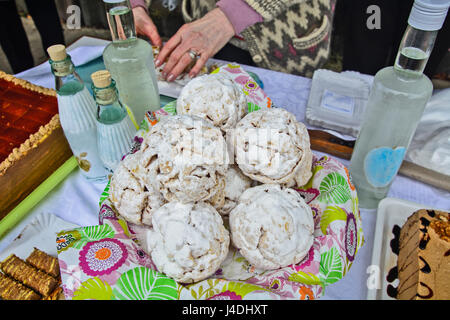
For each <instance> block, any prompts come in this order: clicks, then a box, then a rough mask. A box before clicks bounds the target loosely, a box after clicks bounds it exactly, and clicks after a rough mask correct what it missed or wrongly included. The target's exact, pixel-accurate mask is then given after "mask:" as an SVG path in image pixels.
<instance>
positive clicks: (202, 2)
mask: <svg viewBox="0 0 450 320" xmlns="http://www.w3.org/2000/svg"><path fill="white" fill-rule="evenodd" d="M245 1H246V2H247V4H248V5H250V6H251V7H252V8H253V10H255V11H256V12H258V13H259V14H260V15H261V16H262V17H263V19H264V21H263V22H261V23H256V24H254V25H252V26H250V27H248V28H246V29H245V30H244V31H242V33H241V34H240V36H241V37H242V38H241V39H240V40H239V39H238V38H239V37H235V38H233V39H232V40H231V43H232V44H234V45H236V46H238V47H240V48H242V49H245V50H248V51H249V53H250V55H251V56H252V59H253V61H254V62H255V64H256V65H258V66H259V67H262V68H266V69H271V70H275V71H281V72H285V73H291V74H297V75H301V76H305V77H312V75H313V73H314V71H315V70H316V69H319V68H321V67H322V65H323V64H324V63H325V62H326V61H327V60H328V56H329V53H330V40H331V39H330V38H331V29H332V24H333V16H334V9H335V4H336V0H245ZM215 7H216V0H183V2H182V12H183V18H184V19H185V21H186V22H190V21H193V20H196V19H198V18H201V17H202V16H204V15H205V14H206V13H207V12H208V11H210V10H212V9H214V8H215ZM242 40H243V41H242Z"/></svg>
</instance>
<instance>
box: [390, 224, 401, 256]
mask: <svg viewBox="0 0 450 320" xmlns="http://www.w3.org/2000/svg"><path fill="white" fill-rule="evenodd" d="M400 230H401V228H400V227H399V226H398V225H394V227H393V228H392V233H393V234H394V238H393V239H392V240H391V242H390V246H391V249H392V252H393V253H394V254H396V255H398V253H399V251H400Z"/></svg>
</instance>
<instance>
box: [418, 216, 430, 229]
mask: <svg viewBox="0 0 450 320" xmlns="http://www.w3.org/2000/svg"><path fill="white" fill-rule="evenodd" d="M420 222H422V225H423V226H424V227H428V226H429V225H430V220H428V219H426V218H424V217H422V218H420Z"/></svg>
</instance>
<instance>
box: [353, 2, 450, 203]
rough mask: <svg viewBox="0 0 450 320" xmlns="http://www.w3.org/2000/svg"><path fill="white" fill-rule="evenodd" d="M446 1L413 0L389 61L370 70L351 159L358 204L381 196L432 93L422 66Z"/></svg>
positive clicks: (386, 189)
mask: <svg viewBox="0 0 450 320" xmlns="http://www.w3.org/2000/svg"><path fill="white" fill-rule="evenodd" d="M449 6H450V0H416V1H415V2H414V5H413V8H412V10H411V14H410V16H409V19H408V27H407V29H406V31H405V33H404V36H403V39H402V41H401V44H400V48H399V50H398V54H397V58H396V61H395V64H394V66H391V67H387V68H384V69H381V70H380V71H378V72H377V74H376V75H375V78H374V82H373V85H372V89H371V93H370V96H369V100H368V102H367V106H366V111H365V115H364V121H363V124H362V127H361V131H360V133H359V135H358V138H357V140H356V143H355V148H354V151H353V154H352V158H351V164H350V173H351V176H352V180H353V182H354V184H355V185H356V188H357V191H358V198H359V200H360V207H362V208H367V209H374V208H376V207H377V206H378V203H379V201H380V200H381V199H383V198H384V197H386V195H387V193H388V191H389V188H390V186H391V184H392V182H393V180H394V178H395V176H396V175H397V173H398V170H399V169H400V166H401V164H402V162H403V159H404V156H405V154H406V150H407V149H408V146H409V144H410V142H411V139H412V137H413V135H414V132H415V130H416V128H417V125H418V123H419V121H420V118H421V117H422V113H423V111H424V109H425V106H426V104H427V102H428V100H429V99H430V97H431V95H432V92H433V85H432V83H431V81H430V79H428V77H427V76H426V75H424V74H423V70H424V69H425V66H426V63H427V61H428V58H429V56H430V54H431V51H432V49H433V46H434V42H435V39H436V36H437V33H438V31H439V30H440V29H441V28H442V25H443V23H444V21H445V17H446V15H447V11H448V8H449Z"/></svg>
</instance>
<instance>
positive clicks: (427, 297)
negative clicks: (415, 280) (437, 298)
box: [416, 281, 433, 299]
mask: <svg viewBox="0 0 450 320" xmlns="http://www.w3.org/2000/svg"><path fill="white" fill-rule="evenodd" d="M419 284H420V285H421V286H423V287H425V288H427V289H428V294H427V295H425V296H422V295H421V294H419V293H416V296H417V297H419V298H422V299H430V298H431V297H433V290H431V288H430V287H429V286H427V285H426V284H425V283H423V282H422V281H421V282H419Z"/></svg>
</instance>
